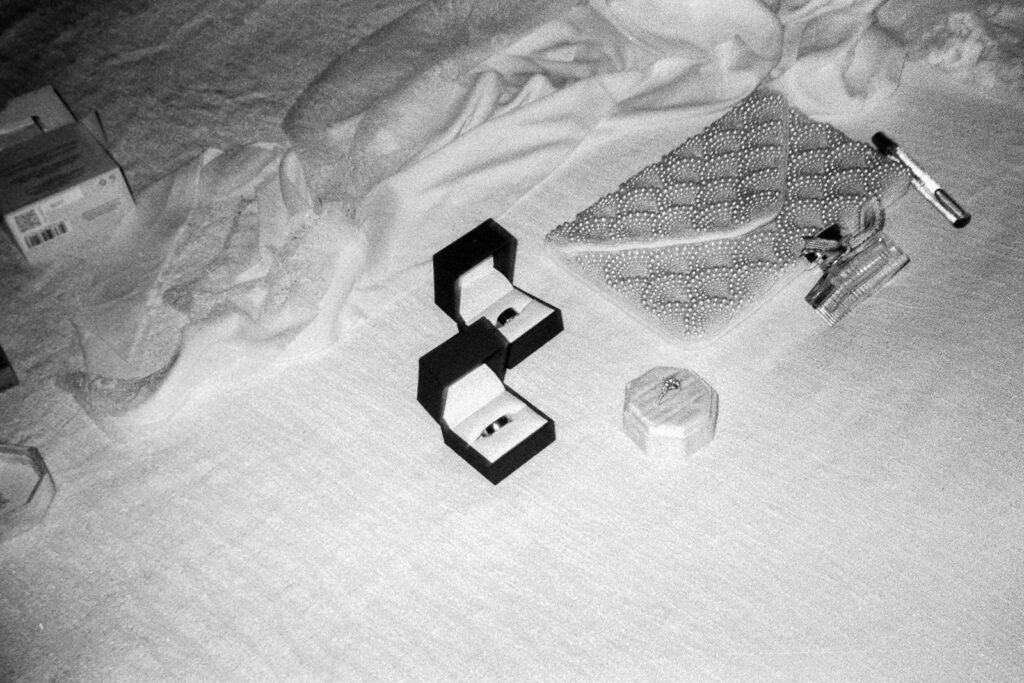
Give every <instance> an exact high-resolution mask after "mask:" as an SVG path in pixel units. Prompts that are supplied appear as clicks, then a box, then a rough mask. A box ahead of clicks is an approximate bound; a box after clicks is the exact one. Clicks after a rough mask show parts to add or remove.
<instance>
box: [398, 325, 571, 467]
mask: <svg viewBox="0 0 1024 683" xmlns="http://www.w3.org/2000/svg"><path fill="white" fill-rule="evenodd" d="M507 350H508V343H507V342H506V341H505V339H504V337H502V336H501V334H500V333H499V332H498V330H497V329H495V327H494V325H492V324H491V323H490V322H489V321H487V320H485V319H481V320H478V321H477V322H475V323H474V324H472V325H469V326H468V327H466V328H465V329H463V330H462V331H461V332H459V333H458V334H456V335H455V336H454V337H452V338H450V339H448V340H447V341H446V342H444V343H442V344H441V345H440V346H438V347H436V348H435V349H433V350H432V351H430V352H429V353H427V354H426V355H424V356H423V357H422V358H420V362H419V381H418V387H417V392H416V398H417V400H418V401H419V403H420V405H422V406H423V407H424V408H425V409H426V411H427V412H428V413H429V414H430V416H431V417H432V418H434V420H435V421H436V422H437V423H438V425H440V427H441V436H442V439H443V440H444V442H445V443H446V444H447V445H448V446H449V447H450V448H451V449H452V450H454V451H455V452H456V453H458V454H459V456H460V457H462V459H463V460H465V461H466V462H467V463H469V464H470V465H471V466H472V467H473V468H474V469H475V470H476V471H477V472H479V473H480V474H482V475H483V476H484V477H486V478H487V480H488V481H490V482H491V483H492V484H497V483H498V482H500V481H501V480H503V479H504V478H505V477H507V476H508V475H510V474H512V473H513V472H514V471H516V470H517V469H519V468H520V467H521V466H522V465H523V464H525V463H526V462H527V461H529V460H530V459H531V458H532V457H533V456H534V455H536V454H537V453H539V452H540V451H541V450H543V449H544V448H546V447H547V446H548V445H549V444H551V443H552V442H554V440H555V423H554V422H553V421H552V420H551V418H549V417H548V416H547V415H545V414H544V413H542V412H540V411H539V410H537V408H535V407H534V406H533V405H532V404H530V403H529V402H527V401H526V400H525V399H523V397H522V396H520V395H519V394H517V393H515V392H514V391H512V390H511V389H509V388H508V387H507V386H506V385H505V384H504V381H503V379H504V375H505V367H506V358H505V356H506V353H507Z"/></svg>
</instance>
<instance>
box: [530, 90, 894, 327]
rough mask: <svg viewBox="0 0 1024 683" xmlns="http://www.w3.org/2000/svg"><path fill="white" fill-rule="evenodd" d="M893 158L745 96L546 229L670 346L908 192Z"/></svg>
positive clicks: (768, 101) (735, 311) (759, 95)
mask: <svg viewBox="0 0 1024 683" xmlns="http://www.w3.org/2000/svg"><path fill="white" fill-rule="evenodd" d="M908 183H909V177H908V175H907V173H906V171H905V169H904V168H903V167H902V166H901V165H900V164H898V163H896V162H894V161H892V160H890V159H888V158H886V157H884V156H883V155H881V154H879V153H878V152H877V151H876V150H875V149H874V148H873V147H872V146H870V145H868V144H867V143H862V142H858V141H855V140H852V139H850V138H849V137H847V136H846V135H845V134H844V133H842V132H841V131H839V130H838V129H836V128H834V127H833V126H830V125H828V124H825V123H821V122H818V121H814V120H812V119H810V118H808V117H807V116H805V115H804V114H802V113H801V112H799V111H798V110H796V109H795V108H792V107H790V106H789V105H788V104H787V102H786V100H785V98H784V97H783V96H782V95H781V94H779V93H777V92H775V91H772V90H768V89H760V90H757V91H755V92H753V93H752V94H751V95H749V96H748V97H747V98H746V99H744V100H743V101H742V102H740V103H739V104H738V105H737V106H736V107H734V108H733V109H732V110H730V111H729V112H728V113H726V114H725V115H724V116H723V117H722V118H720V119H718V120H717V121H715V122H714V123H712V124H711V125H710V126H708V127H707V128H705V129H704V130H703V131H701V132H700V133H699V134H697V135H695V136H693V137H692V138H690V139H688V140H686V141H685V142H684V143H683V144H681V145H680V146H679V147H677V148H676V149H674V150H672V151H671V152H669V153H668V154H666V155H665V156H664V157H662V158H661V160H660V161H658V162H656V163H654V164H652V165H650V166H648V167H647V168H644V169H642V170H641V171H640V172H639V173H637V174H636V175H634V176H633V177H632V178H630V179H629V180H627V181H626V182H624V183H622V185H620V186H619V188H618V189H617V190H615V191H614V192H612V193H610V194H608V195H606V196H604V197H602V198H601V199H599V200H598V201H597V202H596V203H594V204H593V205H592V206H590V207H588V208H586V209H584V210H583V211H581V212H580V213H579V214H577V215H576V216H575V218H573V219H572V220H571V221H568V222H566V223H563V224H561V225H559V226H558V227H557V228H555V229H554V230H553V231H551V232H550V233H549V234H548V235H547V241H548V243H549V245H550V246H551V247H553V248H554V250H555V251H556V253H557V254H558V255H559V257H560V258H561V259H562V260H564V261H565V262H567V263H568V264H569V265H570V266H571V267H572V268H573V269H574V270H576V271H577V272H578V273H579V274H581V275H582V276H583V277H584V279H586V280H587V281H588V282H589V283H590V284H592V285H594V286H596V288H597V289H598V290H599V291H601V292H602V293H605V294H607V295H608V296H610V297H612V298H613V299H614V300H615V301H616V302H617V303H619V304H620V305H621V306H623V307H624V308H626V309H627V310H628V311H629V312H631V313H633V314H635V315H636V316H637V317H639V318H640V319H641V320H644V321H646V322H648V323H650V324H652V325H653V326H654V327H655V328H657V329H659V330H660V331H662V332H664V333H666V335H667V336H669V337H670V338H672V339H673V340H675V341H678V342H695V343H700V342H705V341H709V340H710V339H712V338H714V337H716V336H717V335H719V334H720V333H722V332H724V331H725V330H726V329H728V328H729V327H730V326H731V325H732V324H734V323H735V322H737V321H738V320H739V319H741V318H742V317H743V315H744V313H746V312H749V311H750V310H752V309H753V308H754V307H756V306H757V305H758V304H759V303H760V302H762V301H764V300H765V299H767V298H768V297H769V296H771V295H772V294H773V293H774V292H775V291H777V289H778V287H779V286H781V285H782V284H785V283H786V282H787V281H789V280H790V279H791V277H792V276H794V275H796V274H798V273H799V272H800V270H801V268H802V267H806V266H807V263H806V261H804V260H803V259H802V258H801V254H802V252H803V249H804V244H805V240H804V238H805V237H813V236H816V235H818V234H820V233H821V232H822V231H823V230H824V229H825V228H827V227H829V226H833V225H839V226H840V227H844V226H845V227H848V228H849V229H851V230H852V229H855V228H856V225H857V223H858V221H859V220H860V213H861V206H862V204H864V202H866V201H871V200H872V199H873V198H874V199H877V200H878V201H879V202H880V205H881V206H883V207H884V206H887V205H889V204H890V203H892V202H893V201H895V200H896V199H898V198H899V197H900V196H902V194H903V193H904V192H905V191H906V189H907V187H908Z"/></svg>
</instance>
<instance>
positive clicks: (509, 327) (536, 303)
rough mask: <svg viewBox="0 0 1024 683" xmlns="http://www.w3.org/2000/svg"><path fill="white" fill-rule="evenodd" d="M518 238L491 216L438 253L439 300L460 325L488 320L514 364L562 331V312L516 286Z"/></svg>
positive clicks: (436, 298) (510, 364) (436, 284)
mask: <svg viewBox="0 0 1024 683" xmlns="http://www.w3.org/2000/svg"><path fill="white" fill-rule="evenodd" d="M516 245H517V242H516V238H515V237H513V236H512V235H511V234H510V233H509V232H508V231H507V230H505V229H504V228H503V227H501V226H500V225H499V224H498V223H497V222H495V221H494V220H492V219H488V220H486V221H484V222H483V223H481V224H480V225H478V226H477V227H476V228H474V229H473V230H471V231H470V232H468V233H466V234H465V235H463V236H462V237H460V238H459V239H457V240H455V241H454V242H452V243H451V244H449V245H448V246H447V247H445V248H444V249H441V250H440V251H439V252H437V253H436V254H434V301H435V302H436V303H437V305H438V306H439V307H440V308H441V310H443V311H444V312H445V313H447V314H448V315H449V317H451V318H452V319H453V320H455V322H456V323H457V324H458V326H459V329H460V330H462V329H465V328H466V327H467V326H469V325H471V324H472V323H474V322H476V321H477V320H481V319H486V320H488V321H490V322H491V324H492V325H494V326H495V328H497V330H498V332H499V333H500V334H501V335H502V337H504V338H505V340H506V341H507V342H508V353H507V363H508V365H507V367H509V368H513V367H515V366H516V365H518V364H519V363H521V362H522V361H523V360H525V359H526V358H527V357H529V356H530V354H532V353H533V352H534V351H536V350H537V349H538V348H540V347H541V346H543V345H544V344H545V343H547V342H548V341H549V340H550V339H551V338H552V337H554V336H555V335H557V334H558V333H559V332H561V331H562V313H561V311H559V310H558V309H557V308H555V307H553V306H551V305H550V304H547V303H545V302H544V301H541V300H540V299H538V298H537V297H535V296H533V295H532V294H529V293H528V292H524V291H523V290H521V289H519V288H518V287H515V286H514V285H513V284H512V282H513V278H514V274H515V261H516Z"/></svg>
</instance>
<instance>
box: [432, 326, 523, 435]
mask: <svg viewBox="0 0 1024 683" xmlns="http://www.w3.org/2000/svg"><path fill="white" fill-rule="evenodd" d="M507 351H508V342H507V341H505V338H504V337H503V336H501V333H500V332H498V330H497V329H496V328H495V327H494V325H492V324H491V323H490V321H489V320H484V319H481V320H478V321H476V322H475V323H473V324H472V325H470V326H469V327H467V328H466V329H464V330H463V331H461V332H459V333H458V334H456V335H455V336H454V337H451V338H449V339H448V340H447V341H444V342H442V343H441V345H440V346H438V347H436V348H434V349H432V350H430V351H428V352H427V353H426V354H425V355H423V356H422V357H420V375H419V385H418V387H417V389H416V400H417V401H419V402H420V405H422V406H423V407H424V408H426V409H427V412H428V413H430V416H431V417H432V418H434V420H435V421H437V422H438V423H439V424H441V423H442V419H443V415H444V403H445V399H446V394H447V392H448V387H450V386H451V385H452V384H454V383H455V382H456V381H458V380H459V379H461V378H462V377H465V376H466V375H468V374H469V373H470V372H472V371H473V370H475V369H476V368H478V367H480V366H481V365H484V364H486V365H487V366H488V367H489V368H490V369H491V370H493V371H494V374H495V375H497V376H498V379H500V380H502V381H504V379H505V354H506V352H507Z"/></svg>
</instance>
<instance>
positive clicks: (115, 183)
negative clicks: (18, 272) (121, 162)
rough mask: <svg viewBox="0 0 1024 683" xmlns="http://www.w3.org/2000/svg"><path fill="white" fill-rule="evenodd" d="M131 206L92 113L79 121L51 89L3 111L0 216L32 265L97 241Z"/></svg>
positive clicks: (17, 100) (14, 102)
mask: <svg viewBox="0 0 1024 683" xmlns="http://www.w3.org/2000/svg"><path fill="white" fill-rule="evenodd" d="M28 121H31V123H32V125H29V124H28V123H26V122H28ZM33 126H34V127H35V129H33ZM5 131H6V133H5ZM4 140H6V142H4ZM132 204H133V200H132V195H131V192H130V191H129V189H128V184H127V183H126V182H125V180H124V175H123V173H122V172H121V169H120V167H119V166H118V165H117V162H115V161H114V159H113V158H112V157H111V156H110V154H109V153H108V152H107V150H106V147H105V140H104V137H103V132H102V128H101V127H100V126H99V121H98V119H97V118H96V117H95V115H93V116H90V117H89V118H87V119H83V120H81V121H76V120H75V119H74V117H73V116H72V115H71V112H70V111H68V109H67V107H66V106H65V105H64V103H63V102H62V101H61V100H60V98H59V97H58V96H57V94H56V93H55V92H54V91H53V89H52V88H44V89H41V90H39V91H35V92H33V93H29V94H28V95H25V96H23V97H20V98H15V99H14V100H12V101H11V102H10V103H9V104H8V106H7V107H6V108H5V109H4V110H3V112H0V215H2V216H3V221H4V223H5V224H6V225H7V229H8V232H9V233H10V235H11V237H12V239H13V240H14V242H15V244H16V245H17V246H18V249H20V250H21V253H22V254H23V255H24V256H25V258H26V260H28V262H29V263H32V264H34V265H35V264H42V263H47V262H50V261H53V260H56V259H58V258H60V257H62V256H65V255H67V254H71V253H74V252H79V251H80V250H81V249H82V248H84V247H86V246H90V245H93V244H95V243H96V242H97V241H102V240H103V239H104V238H105V236H107V235H108V234H110V233H112V232H113V228H115V227H116V226H117V225H118V224H119V223H120V221H121V220H122V218H123V217H124V215H125V213H126V212H127V211H128V210H129V209H130V208H131V206H132Z"/></svg>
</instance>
